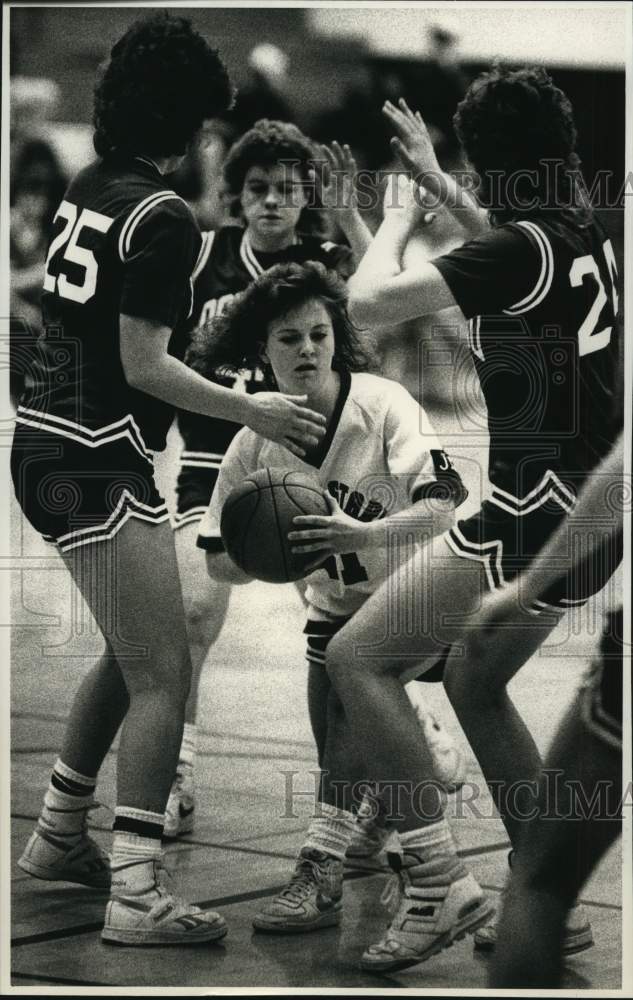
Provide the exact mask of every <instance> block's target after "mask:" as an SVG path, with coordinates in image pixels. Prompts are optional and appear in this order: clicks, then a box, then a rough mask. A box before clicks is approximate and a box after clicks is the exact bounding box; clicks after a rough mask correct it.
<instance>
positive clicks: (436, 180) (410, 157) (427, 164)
mask: <svg viewBox="0 0 633 1000" xmlns="http://www.w3.org/2000/svg"><path fill="white" fill-rule="evenodd" d="M398 105H399V106H398V107H396V106H395V105H394V104H392V103H391V101H387V102H386V103H385V106H384V108H383V113H384V115H385V117H386V118H387V120H388V121H389V123H390V125H391V126H392V127H393V129H394V131H395V133H396V134H395V136H394V137H393V139H392V140H391V148H392V149H393V151H394V153H395V154H396V156H397V157H398V159H399V160H400V162H401V163H402V165H403V166H404V167H405V169H407V170H410V171H411V173H412V176H413V179H414V180H415V181H416V182H417V183H418V184H423V185H424V187H425V188H426V190H427V191H428V192H429V194H430V195H431V197H432V199H433V201H434V203H435V205H437V206H440V205H441V206H444V207H445V208H446V209H447V210H448V211H449V212H450V213H451V214H452V215H453V217H454V218H455V221H456V222H457V223H459V225H460V227H461V228H462V231H463V236H464V238H465V239H474V238H475V237H476V236H481V234H482V233H483V232H485V231H486V230H487V229H488V228H489V223H488V215H487V213H486V212H485V211H484V210H483V209H482V208H481V207H480V206H479V205H478V204H477V202H476V200H475V198H473V196H472V195H471V194H470V193H469V192H468V191H465V190H464V188H463V187H462V186H461V185H460V184H458V183H457V181H456V180H455V178H454V177H451V175H450V174H447V173H444V171H443V170H442V169H441V167H440V165H439V163H438V161H437V157H436V155H435V150H434V149H433V143H432V142H431V137H430V136H429V133H428V129H427V127H426V125H425V124H424V120H423V118H422V115H421V114H420V112H419V111H416V112H415V113H414V112H413V111H411V109H410V108H409V106H408V105H407V103H406V101H405V100H403V99H402V98H401V99H400V100H399V101H398Z"/></svg>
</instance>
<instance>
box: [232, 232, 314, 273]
mask: <svg viewBox="0 0 633 1000" xmlns="http://www.w3.org/2000/svg"><path fill="white" fill-rule="evenodd" d="M301 242H302V240H301V237H300V236H298V237H297V238H296V241H295V243H293V244H291V245H292V246H296V245H297V244H299V243H301ZM240 258H241V261H242V264H243V265H244V267H245V268H246V270H247V271H248V273H249V274H250V276H251V278H259V276H260V274H263V273H264V271H265V270H266V268H265V267H262V265H261V264H260V262H259V261H258V259H257V257H256V255H255V251H254V250H253V245H252V243H251V241H250V238H249V235H248V232H247V231H244V235H243V236H242V241H241V243H240Z"/></svg>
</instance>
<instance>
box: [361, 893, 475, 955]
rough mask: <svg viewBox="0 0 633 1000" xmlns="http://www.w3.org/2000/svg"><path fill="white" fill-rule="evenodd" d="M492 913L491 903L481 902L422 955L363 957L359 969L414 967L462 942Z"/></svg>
mask: <svg viewBox="0 0 633 1000" xmlns="http://www.w3.org/2000/svg"><path fill="white" fill-rule="evenodd" d="M494 912H495V908H494V906H493V905H492V904H491V903H488V902H483V903H482V904H481V906H479V907H478V908H477V909H476V910H474V911H473V913H471V914H470V915H469V916H468V917H467V918H465V919H464V921H463V922H462V923H461V926H460V925H459V924H457V925H456V927H454V928H452V929H451V930H450V931H446V933H445V934H442V935H441V936H440V937H438V938H437V940H436V941H434V943H433V944H432V945H431V946H430V947H429V948H427V950H426V951H425V952H424V954H422V955H416V956H415V958H396V959H378V961H374V960H373V959H366V958H365V957H364V956H363V957H362V958H361V960H360V968H361V969H362V970H363V971H364V972H399V971H400V970H402V969H410V968H411V967H412V966H414V965H420V964H421V963H422V962H426V961H428V959H429V958H433V956H434V955H437V954H439V952H441V951H444V950H445V949H446V948H450V947H451V946H452V945H453V944H454V943H455V942H456V941H463V939H464V938H465V937H466V935H468V934H472V933H473V932H474V931H476V930H477V928H478V927H482V926H483V924H485V923H486V921H489V920H490V917H491V916H492V915H493V914H494Z"/></svg>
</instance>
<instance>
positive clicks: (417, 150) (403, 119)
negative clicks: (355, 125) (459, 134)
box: [382, 97, 440, 177]
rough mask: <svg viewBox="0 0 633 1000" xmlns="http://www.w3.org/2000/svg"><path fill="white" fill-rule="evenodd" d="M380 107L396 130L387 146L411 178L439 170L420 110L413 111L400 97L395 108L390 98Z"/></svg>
mask: <svg viewBox="0 0 633 1000" xmlns="http://www.w3.org/2000/svg"><path fill="white" fill-rule="evenodd" d="M382 110H383V114H384V115H385V117H386V118H387V120H388V122H389V124H390V125H391V126H392V127H393V130H394V132H395V133H396V134H395V136H394V138H393V139H392V140H391V148H392V150H393V152H394V153H395V155H396V156H397V157H398V159H399V160H400V162H401V163H402V165H403V166H404V167H406V169H407V170H410V171H411V173H412V174H413V176H414V177H417V176H419V175H420V174H425V173H435V172H438V173H439V171H440V165H439V163H438V162H437V157H436V155H435V150H434V148H433V143H432V142H431V137H430V135H429V131H428V129H427V127H426V125H425V123H424V119H423V118H422V115H421V114H420V112H419V111H416V112H415V113H414V112H413V111H412V110H411V108H410V107H409V106H408V104H407V102H406V101H405V100H404V98H402V97H401V98H400V100H399V101H398V107H396V106H395V104H392V103H391V101H386V102H385V104H384V106H383V109H382Z"/></svg>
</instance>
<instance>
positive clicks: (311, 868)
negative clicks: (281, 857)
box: [279, 858, 324, 903]
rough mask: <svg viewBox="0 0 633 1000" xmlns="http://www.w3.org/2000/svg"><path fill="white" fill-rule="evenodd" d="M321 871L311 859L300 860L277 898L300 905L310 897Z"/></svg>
mask: <svg viewBox="0 0 633 1000" xmlns="http://www.w3.org/2000/svg"><path fill="white" fill-rule="evenodd" d="M322 874H324V873H323V869H322V868H321V867H320V866H319V862H318V861H313V860H312V859H311V858H300V859H299V861H298V862H297V865H296V867H295V870H294V874H293V876H292V878H291V879H290V882H289V883H288V885H287V886H286V887H285V889H282V891H281V892H280V893H279V896H280V897H281V898H282V899H289V900H290V901H291V902H293V903H294V902H297V903H301V902H302V901H303V900H304V899H307V897H308V896H309V895H310V893H311V891H312V888H313V886H314V885H315V883H316V882H317V881H318V878H319V875H322Z"/></svg>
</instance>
